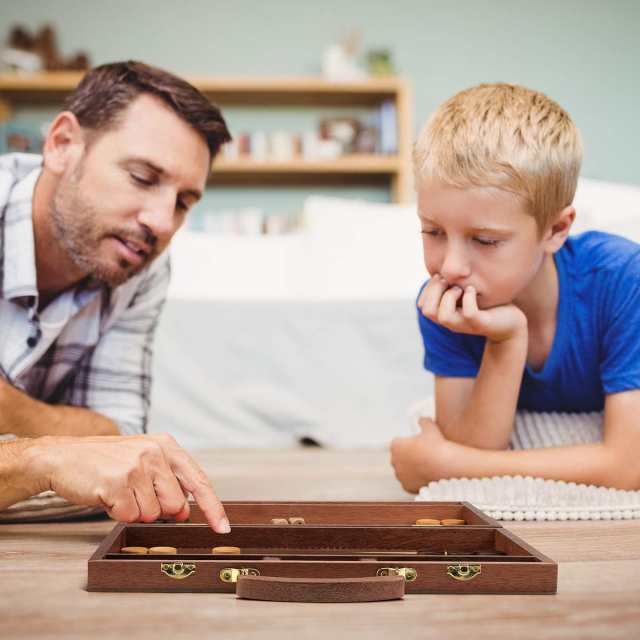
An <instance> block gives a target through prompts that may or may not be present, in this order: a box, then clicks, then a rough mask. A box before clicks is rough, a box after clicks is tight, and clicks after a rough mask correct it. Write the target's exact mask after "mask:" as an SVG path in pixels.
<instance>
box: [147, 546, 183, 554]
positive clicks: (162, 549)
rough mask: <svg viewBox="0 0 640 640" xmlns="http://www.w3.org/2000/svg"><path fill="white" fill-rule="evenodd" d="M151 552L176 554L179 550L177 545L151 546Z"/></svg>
mask: <svg viewBox="0 0 640 640" xmlns="http://www.w3.org/2000/svg"><path fill="white" fill-rule="evenodd" d="M149 553H161V554H166V555H176V554H177V553H178V550H177V549H176V548H175V547H151V548H150V549H149Z"/></svg>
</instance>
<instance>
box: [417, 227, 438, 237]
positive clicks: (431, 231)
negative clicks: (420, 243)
mask: <svg viewBox="0 0 640 640" xmlns="http://www.w3.org/2000/svg"><path fill="white" fill-rule="evenodd" d="M420 233H423V234H424V235H427V236H433V237H434V238H435V237H437V236H439V235H440V229H421V230H420Z"/></svg>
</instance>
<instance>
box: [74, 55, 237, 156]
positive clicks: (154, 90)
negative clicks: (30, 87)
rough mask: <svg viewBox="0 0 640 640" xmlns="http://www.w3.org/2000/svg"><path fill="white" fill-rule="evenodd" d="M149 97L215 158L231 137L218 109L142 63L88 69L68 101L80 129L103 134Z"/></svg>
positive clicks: (170, 76)
mask: <svg viewBox="0 0 640 640" xmlns="http://www.w3.org/2000/svg"><path fill="white" fill-rule="evenodd" d="M144 93H148V94H151V95H153V96H156V97H157V98H159V99H160V100H162V101H163V102H164V103H165V104H166V105H168V106H169V107H170V108H171V109H172V110H173V111H174V112H175V113H176V115H178V116H179V117H180V118H182V120H184V121H185V122H187V123H188V124H190V125H191V126H192V127H193V128H194V129H195V130H196V131H197V132H198V133H200V134H201V135H202V136H203V137H204V138H205V140H206V142H207V146H208V147H209V151H210V153H211V159H213V158H215V157H216V155H217V154H218V151H219V150H220V147H221V146H222V145H223V144H224V143H225V142H229V141H230V140H231V134H230V133H229V130H228V129H227V124H226V122H225V121H224V118H223V117H222V113H221V112H220V109H218V107H216V106H215V105H214V104H212V103H211V102H209V100H207V98H206V97H205V96H204V95H203V94H202V93H200V91H198V89H196V88H195V87H194V86H193V85H191V84H189V83H188V82H186V81H185V80H183V79H182V78H178V77H177V76H175V75H173V74H172V73H169V72H167V71H164V70H163V69H158V68H156V67H151V66H149V65H146V64H144V63H142V62H135V61H132V60H129V61H127V62H112V63H110V64H103V65H101V66H99V67H95V68H94V69H91V70H90V71H89V72H87V74H86V75H85V76H84V78H82V80H81V81H80V84H79V85H78V86H77V87H76V89H75V91H74V92H73V93H72V94H71V95H70V96H69V97H68V98H67V100H66V102H65V109H66V110H68V111H71V112H72V113H73V114H74V115H75V116H76V118H77V119H78V122H79V123H80V126H81V127H83V128H84V129H88V130H90V131H95V132H99V131H106V130H108V129H111V128H113V127H115V126H117V124H118V120H119V117H120V115H121V114H122V112H123V111H124V110H125V109H126V108H127V107H128V106H129V105H130V104H131V102H133V100H135V99H136V98H137V97H138V96H139V95H141V94H144Z"/></svg>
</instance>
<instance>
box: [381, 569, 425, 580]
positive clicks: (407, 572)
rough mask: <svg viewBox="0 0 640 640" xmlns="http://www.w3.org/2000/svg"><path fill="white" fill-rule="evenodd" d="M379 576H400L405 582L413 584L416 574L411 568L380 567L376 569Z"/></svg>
mask: <svg viewBox="0 0 640 640" xmlns="http://www.w3.org/2000/svg"><path fill="white" fill-rule="evenodd" d="M377 575H379V576H402V577H403V578H404V579H405V580H406V581H407V582H413V581H414V580H415V579H416V578H417V577H418V572H417V571H416V570H415V569H414V568H413V567H382V569H378V573H377Z"/></svg>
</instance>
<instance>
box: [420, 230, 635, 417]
mask: <svg viewBox="0 0 640 640" xmlns="http://www.w3.org/2000/svg"><path fill="white" fill-rule="evenodd" d="M554 257H555V263H556V268H557V271H558V279H559V286H560V289H559V291H560V296H559V297H560V299H559V303H558V311H557V314H558V315H557V323H556V335H555V337H554V339H553V344H552V346H551V351H550V352H549V355H548V356H547V359H546V361H545V363H544V366H543V367H542V369H540V370H538V371H534V370H533V369H531V367H529V366H528V365H527V366H526V367H525V369H524V372H523V377H522V385H521V387H520V396H519V398H518V409H525V410H529V411H563V412H578V411H602V410H603V408H604V399H605V396H606V395H607V394H610V393H616V392H620V391H629V390H631V389H640V245H638V244H636V243H635V242H632V241H631V240H627V239H626V238H621V237H620V236H614V235H611V234H608V233H602V232H599V231H589V232H587V233H583V234H580V235H576V236H571V237H569V238H568V239H567V241H566V242H565V244H564V245H563V247H562V248H561V249H560V250H559V251H558V252H556V254H555V256H554ZM418 318H419V323H420V332H421V333H422V340H423V342H424V350H425V356H424V367H425V369H428V370H429V371H432V372H433V373H434V374H436V375H438V376H443V377H465V378H466V377H469V378H474V377H476V376H477V374H478V370H479V368H480V363H481V360H482V353H483V351H484V345H485V342H486V338H484V337H481V336H472V335H467V334H461V333H454V332H452V331H449V330H448V329H445V328H444V327H441V326H440V325H438V324H436V323H434V322H432V321H431V320H428V319H427V318H425V317H424V316H423V315H422V313H421V312H420V310H419V309H418Z"/></svg>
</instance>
